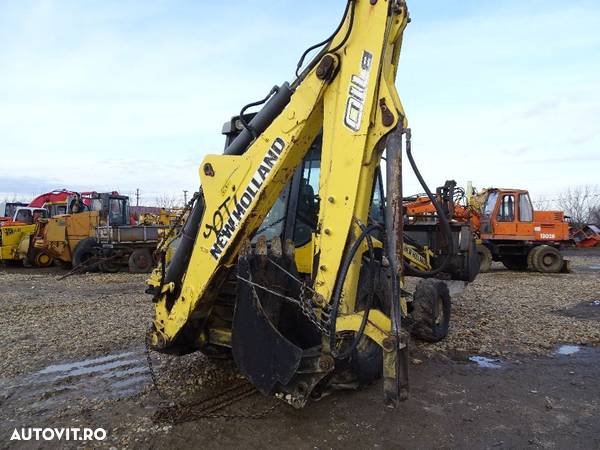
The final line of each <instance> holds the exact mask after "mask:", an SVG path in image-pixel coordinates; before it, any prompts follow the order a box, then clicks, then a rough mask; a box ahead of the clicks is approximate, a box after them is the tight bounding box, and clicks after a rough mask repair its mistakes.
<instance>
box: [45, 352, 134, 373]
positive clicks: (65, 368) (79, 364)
mask: <svg viewBox="0 0 600 450" xmlns="http://www.w3.org/2000/svg"><path fill="white" fill-rule="evenodd" d="M133 354H134V353H133V352H125V353H115V354H114V355H108V356H101V357H99V358H90V359H84V360H83V361H75V362H71V363H63V364H53V365H51V366H48V367H46V368H45V369H42V370H40V371H39V372H38V374H40V375H43V374H46V373H54V372H70V371H72V370H76V369H82V368H84V367H88V366H95V365H98V364H103V363H106V362H108V361H114V360H115V359H121V358H123V357H125V356H131V355H133ZM92 371H93V370H92ZM82 373H85V372H82Z"/></svg>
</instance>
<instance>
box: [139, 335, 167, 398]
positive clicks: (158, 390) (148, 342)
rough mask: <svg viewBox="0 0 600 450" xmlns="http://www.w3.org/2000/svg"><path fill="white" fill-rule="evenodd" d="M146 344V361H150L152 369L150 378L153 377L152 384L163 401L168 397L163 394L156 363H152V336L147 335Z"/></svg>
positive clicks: (149, 368) (149, 367)
mask: <svg viewBox="0 0 600 450" xmlns="http://www.w3.org/2000/svg"><path fill="white" fill-rule="evenodd" d="M144 344H145V346H146V362H147V363H148V370H149V371H150V378H152V386H153V387H154V390H155V391H156V393H157V394H158V397H159V398H160V399H161V400H162V401H166V400H167V398H166V396H165V395H164V394H163V392H162V391H161V390H160V388H159V387H158V379H157V378H156V373H155V372H154V364H152V356H151V355H150V337H149V336H147V335H146V339H144Z"/></svg>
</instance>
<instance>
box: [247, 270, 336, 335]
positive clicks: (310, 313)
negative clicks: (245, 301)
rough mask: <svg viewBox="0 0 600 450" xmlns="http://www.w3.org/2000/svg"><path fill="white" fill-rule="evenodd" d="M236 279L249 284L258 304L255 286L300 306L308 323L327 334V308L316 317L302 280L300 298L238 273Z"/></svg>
mask: <svg viewBox="0 0 600 450" xmlns="http://www.w3.org/2000/svg"><path fill="white" fill-rule="evenodd" d="M237 279H238V280H240V281H243V282H244V283H248V285H250V288H251V289H252V296H253V297H254V299H255V300H256V302H257V303H258V304H260V298H259V296H258V293H257V292H256V288H259V289H261V290H263V291H265V292H268V293H269V294H273V295H275V296H277V297H280V298H283V299H284V300H287V301H288V302H290V303H293V304H295V305H296V306H298V307H299V308H300V311H301V312H302V314H303V315H304V316H305V317H306V318H307V319H308V320H309V321H310V323H312V324H313V325H314V326H315V327H316V328H317V329H318V330H319V331H320V332H321V333H323V334H325V335H329V317H330V314H329V310H328V309H325V308H323V309H322V311H321V318H319V317H317V314H316V313H315V310H314V308H313V303H314V302H313V300H312V298H309V297H308V296H306V289H307V288H308V286H307V285H306V284H305V283H303V282H302V283H301V285H300V298H299V299H296V298H293V297H290V296H288V295H284V294H282V293H280V292H277V291H274V290H273V289H270V288H268V287H266V286H263V285H261V284H258V283H255V282H254V281H252V280H249V279H246V278H244V277H241V276H239V275H237ZM308 289H310V288H308Z"/></svg>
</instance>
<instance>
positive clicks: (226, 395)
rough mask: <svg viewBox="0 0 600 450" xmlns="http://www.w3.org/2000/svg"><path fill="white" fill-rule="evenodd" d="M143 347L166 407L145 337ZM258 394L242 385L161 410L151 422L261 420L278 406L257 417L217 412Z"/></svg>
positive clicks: (259, 413) (165, 400)
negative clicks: (197, 408)
mask: <svg viewBox="0 0 600 450" xmlns="http://www.w3.org/2000/svg"><path fill="white" fill-rule="evenodd" d="M144 343H145V347H146V361H147V363H148V369H149V372H150V378H151V379H152V386H153V388H154V390H155V391H156V393H157V394H158V397H159V398H160V399H161V401H162V402H163V403H167V402H168V398H167V396H166V395H165V394H164V393H163V392H162V391H161V390H160V388H159V386H158V378H157V376H156V372H155V370H154V365H153V363H152V357H151V354H150V342H149V337H146V339H145V341H144ZM240 388H245V389H242V390H241V392H238V391H239V390H240ZM257 392H258V391H257V390H256V388H254V387H253V386H251V385H250V384H249V383H247V382H245V383H241V384H238V385H235V386H231V387H229V388H226V389H224V390H222V391H221V392H218V393H216V394H214V395H211V396H208V397H205V398H203V399H201V400H199V401H197V402H192V403H188V404H177V405H173V406H168V407H161V408H159V410H158V411H157V413H156V414H155V417H154V419H155V422H158V421H167V422H170V423H173V424H176V423H182V422H187V421H189V420H193V419H238V420H241V419H249V420H257V419H262V418H264V417H266V416H267V415H269V414H270V413H272V412H274V411H275V410H276V409H277V407H279V405H280V402H276V403H275V404H274V405H273V406H270V407H269V408H266V409H265V410H263V411H260V412H258V413H250V412H242V413H234V414H232V413H220V412H216V411H219V410H221V409H223V408H225V407H227V406H229V405H231V404H233V403H235V402H237V401H240V400H242V399H244V398H247V397H250V396H252V395H254V394H256V393H257ZM173 403H174V402H170V404H173ZM196 407H200V410H199V411H196V410H195V409H194V408H196Z"/></svg>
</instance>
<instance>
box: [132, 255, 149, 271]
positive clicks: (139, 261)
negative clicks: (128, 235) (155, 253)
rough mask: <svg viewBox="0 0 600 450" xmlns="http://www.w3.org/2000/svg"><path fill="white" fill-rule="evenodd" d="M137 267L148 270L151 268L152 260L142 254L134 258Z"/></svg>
mask: <svg viewBox="0 0 600 450" xmlns="http://www.w3.org/2000/svg"><path fill="white" fill-rule="evenodd" d="M133 260H134V262H135V265H136V266H137V267H138V268H139V269H142V270H146V269H148V268H149V267H150V264H151V263H150V259H149V258H148V255H145V254H140V255H137V256H136V257H134V258H133Z"/></svg>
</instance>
